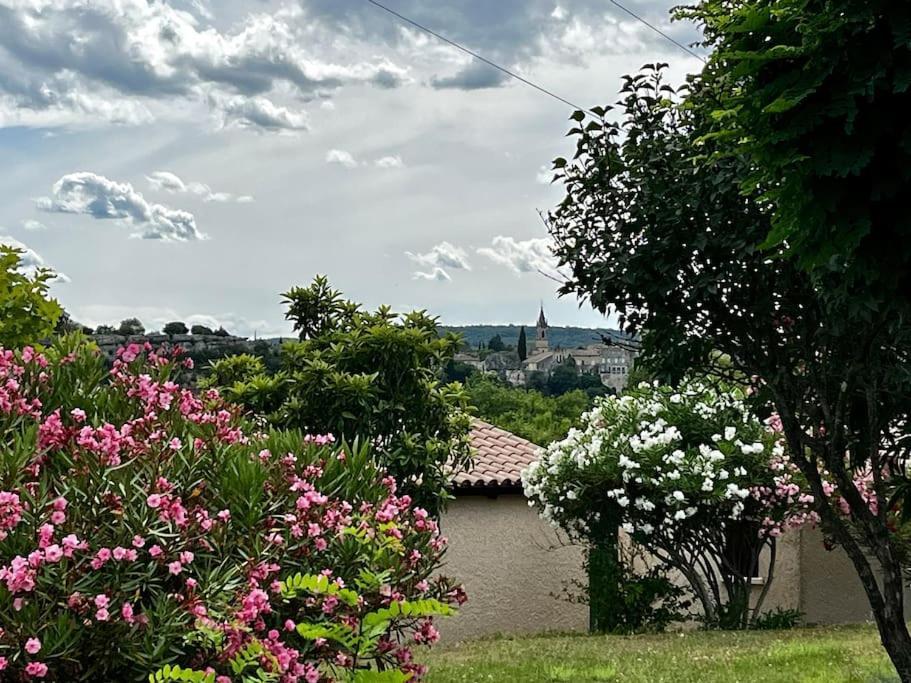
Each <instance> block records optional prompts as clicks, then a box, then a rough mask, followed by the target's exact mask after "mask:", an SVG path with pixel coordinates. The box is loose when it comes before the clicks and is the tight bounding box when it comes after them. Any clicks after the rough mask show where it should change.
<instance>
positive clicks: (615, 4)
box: [608, 0, 706, 64]
mask: <svg viewBox="0 0 911 683" xmlns="http://www.w3.org/2000/svg"><path fill="white" fill-rule="evenodd" d="M608 2H609V3H610V4H612V5H614V6H615V7H618V8H620V9H621V10H623V11H624V12H626V13H627V14H628V15H630V16H631V17H632V18H633V19H635V20H636V21H638V22H641V23H642V24H644V25H645V26H648V27H649V28H650V29H652V30H653V31H654V32H655V33H657V34H658V35H659V36H661V37H662V38H664V39H666V40H669V41H670V42H672V43H673V44H674V45H676V46H677V47H679V48H680V49H681V50H683V51H684V52H686V53H687V54H689V55H691V56H692V57H695V58H696V59H698V60H699V61H700V62H702V63H703V64H705V63H706V60H705V57H703V56H702V55H700V54H697V53H695V52H693V51H692V50H691V49H690V48H688V47H687V46H686V45H684V44H683V43H680V42H677V41H676V40H674V39H673V38H671V37H670V36H669V35H668V34H666V33H665V32H664V31H662V30H661V29H660V28H658V27H657V26H655V25H654V24H651V23H649V22H647V21H646V20H645V19H643V18H642V17H640V16H639V15H638V14H636V13H635V12H633V11H632V10H631V9H628V8H626V7H624V6H623V5H621V4H620V3H619V2H617V0H608Z"/></svg>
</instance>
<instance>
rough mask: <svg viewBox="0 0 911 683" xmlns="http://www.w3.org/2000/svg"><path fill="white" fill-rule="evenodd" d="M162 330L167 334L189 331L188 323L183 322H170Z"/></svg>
mask: <svg viewBox="0 0 911 683" xmlns="http://www.w3.org/2000/svg"><path fill="white" fill-rule="evenodd" d="M161 331H162V332H164V333H165V334H187V333H188V332H189V330H188V329H187V326H186V324H184V323H182V322H171V323H168V324H167V325H165V326H164V327H163V328H162V329H161Z"/></svg>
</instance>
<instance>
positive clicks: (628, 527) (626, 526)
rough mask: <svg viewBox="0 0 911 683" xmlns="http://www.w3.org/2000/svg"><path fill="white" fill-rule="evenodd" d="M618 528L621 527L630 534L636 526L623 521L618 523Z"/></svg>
mask: <svg viewBox="0 0 911 683" xmlns="http://www.w3.org/2000/svg"><path fill="white" fill-rule="evenodd" d="M620 528H621V529H623V530H624V531H625V532H626V533H628V534H631V533H633V532H635V531H636V527H634V526H633V525H632V524H630V523H629V522H624V523H623V524H621V525H620Z"/></svg>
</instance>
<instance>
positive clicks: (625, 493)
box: [523, 383, 812, 538]
mask: <svg viewBox="0 0 911 683" xmlns="http://www.w3.org/2000/svg"><path fill="white" fill-rule="evenodd" d="M797 479H798V476H797V472H796V468H794V467H793V466H791V465H790V464H789V463H788V461H787V458H786V457H785V453H784V449H783V446H782V445H781V443H780V441H779V440H778V439H777V438H776V435H775V433H774V432H773V431H772V430H770V429H768V428H766V427H765V426H764V425H763V424H762V422H761V421H759V420H758V419H757V418H756V417H754V416H752V415H751V414H750V412H749V410H748V409H747V407H746V405H745V404H744V402H743V398H742V397H741V396H740V395H738V394H737V393H736V392H719V391H717V390H715V389H714V388H711V387H709V386H705V385H702V384H697V383H690V384H687V385H684V386H681V387H678V388H676V389H674V388H670V387H660V386H655V385H649V384H644V385H641V386H640V387H639V388H638V389H636V390H634V391H632V392H630V393H628V394H626V395H624V396H622V397H607V398H604V399H601V400H599V402H598V403H597V404H596V405H595V407H594V408H593V409H592V410H591V411H590V412H588V413H586V414H585V415H584V416H583V419H582V427H581V428H580V429H574V430H572V431H570V433H569V434H568V435H567V437H566V438H565V439H564V440H562V441H559V442H555V443H552V444H550V446H548V448H547V449H546V450H545V452H544V453H543V455H542V457H541V458H540V460H538V461H537V462H535V463H533V464H532V465H531V466H530V467H529V468H528V469H527V470H526V472H525V473H524V475H523V482H524V486H525V493H526V495H527V496H528V497H529V499H530V501H532V504H538V505H539V506H540V508H541V513H542V515H543V516H544V517H545V518H546V519H548V520H550V521H551V522H553V523H555V524H558V525H562V526H564V527H566V528H568V529H569V530H571V531H573V532H575V533H582V534H585V533H586V532H587V530H589V529H590V528H591V526H592V524H593V523H594V522H596V521H597V519H598V516H599V515H600V514H601V512H602V511H603V509H604V505H603V504H604V503H610V504H612V505H611V506H610V507H612V508H614V509H615V510H616V511H618V512H619V515H620V517H621V519H622V526H623V528H624V530H626V531H627V532H628V533H630V534H634V535H635V536H636V537H638V538H643V537H647V536H650V535H652V534H654V533H656V532H661V533H666V534H670V535H672V536H673V535H676V534H679V533H685V529H686V528H687V527H690V526H694V525H695V526H698V525H702V524H705V523H706V522H707V521H708V520H716V521H717V520H722V521H723V520H740V519H742V518H744V516H749V517H751V518H755V517H756V516H757V515H760V516H759V519H760V520H762V521H763V528H764V529H765V530H766V532H767V533H770V534H771V535H778V534H779V533H780V532H781V530H782V529H783V528H785V527H788V526H795V525H798V524H799V523H800V522H802V521H804V520H806V519H807V515H808V511H809V506H810V505H811V504H812V497H811V496H808V495H806V494H805V493H803V489H802V488H801V487H800V486H799V485H798V484H797V483H795V482H796V481H797ZM593 498H597V499H599V501H598V504H594V505H593V504H592V503H593Z"/></svg>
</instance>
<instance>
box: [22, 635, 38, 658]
mask: <svg viewBox="0 0 911 683" xmlns="http://www.w3.org/2000/svg"><path fill="white" fill-rule="evenodd" d="M40 649H41V641H40V640H38V639H37V638H29V639H28V640H26V641H25V651H26V652H28V653H29V654H30V655H34V654H38V651H39V650H40Z"/></svg>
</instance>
